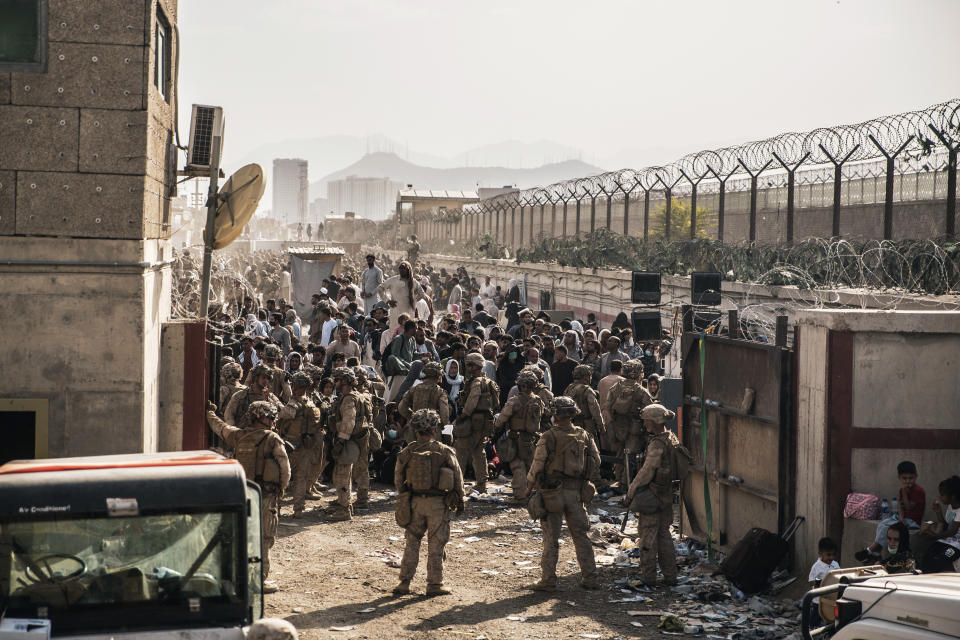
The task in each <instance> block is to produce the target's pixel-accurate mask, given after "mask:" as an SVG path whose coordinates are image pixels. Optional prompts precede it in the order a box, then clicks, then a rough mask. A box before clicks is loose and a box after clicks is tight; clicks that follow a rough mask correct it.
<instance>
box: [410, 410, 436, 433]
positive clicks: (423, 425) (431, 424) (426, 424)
mask: <svg viewBox="0 0 960 640" xmlns="http://www.w3.org/2000/svg"><path fill="white" fill-rule="evenodd" d="M410 426H411V427H413V430H414V431H416V432H417V433H425V432H428V431H434V432H436V431H437V430H439V429H440V414H439V413H437V412H436V411H434V410H433V409H417V410H416V411H414V412H413V415H412V416H410Z"/></svg>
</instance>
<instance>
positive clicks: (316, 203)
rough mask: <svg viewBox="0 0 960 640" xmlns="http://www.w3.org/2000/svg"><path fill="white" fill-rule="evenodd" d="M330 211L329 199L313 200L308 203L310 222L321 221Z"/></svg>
mask: <svg viewBox="0 0 960 640" xmlns="http://www.w3.org/2000/svg"><path fill="white" fill-rule="evenodd" d="M330 211H331V208H330V199H329V198H314V199H313V200H311V201H310V221H311V222H313V223H314V224H316V221H318V220H323V219H324V218H325V217H326V216H327V214H329V213H330Z"/></svg>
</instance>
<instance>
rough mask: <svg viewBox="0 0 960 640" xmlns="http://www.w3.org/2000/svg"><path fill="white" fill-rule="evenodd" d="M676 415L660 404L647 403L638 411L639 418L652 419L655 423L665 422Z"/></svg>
mask: <svg viewBox="0 0 960 640" xmlns="http://www.w3.org/2000/svg"><path fill="white" fill-rule="evenodd" d="M676 416H677V414H675V413H674V412H673V411H670V409H667V408H666V407H665V406H663V405H662V404H648V405H647V406H645V407H644V408H643V409H642V410H641V411H640V417H641V418H643V419H644V420H653V421H654V422H656V423H657V424H666V423H668V422H670V421H671V420H673V419H674V418H675V417H676Z"/></svg>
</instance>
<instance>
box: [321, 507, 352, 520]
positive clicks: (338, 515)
mask: <svg viewBox="0 0 960 640" xmlns="http://www.w3.org/2000/svg"><path fill="white" fill-rule="evenodd" d="M327 520H329V521H330V522H342V521H344V520H353V510H352V509H350V508H349V507H339V508H334V509H333V510H332V511H331V512H330V515H328V516H327Z"/></svg>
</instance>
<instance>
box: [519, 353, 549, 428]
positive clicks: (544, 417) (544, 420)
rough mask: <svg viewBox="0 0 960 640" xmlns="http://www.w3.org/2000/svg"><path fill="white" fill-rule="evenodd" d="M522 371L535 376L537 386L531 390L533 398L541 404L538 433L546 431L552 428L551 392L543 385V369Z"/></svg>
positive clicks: (525, 369)
mask: <svg viewBox="0 0 960 640" xmlns="http://www.w3.org/2000/svg"><path fill="white" fill-rule="evenodd" d="M523 370H524V371H530V372H531V373H533V375H535V376H537V386H536V387H535V388H534V389H533V393H534V395H535V396H537V397H538V398H540V400H541V402H543V413H542V414H541V415H540V431H541V432H543V431H548V430H549V429H551V428H552V427H553V420H552V418H553V392H552V391H550V389H547V385H545V384H543V369H541V368H540V367H538V366H535V365H534V366H529V367H524V368H523Z"/></svg>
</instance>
